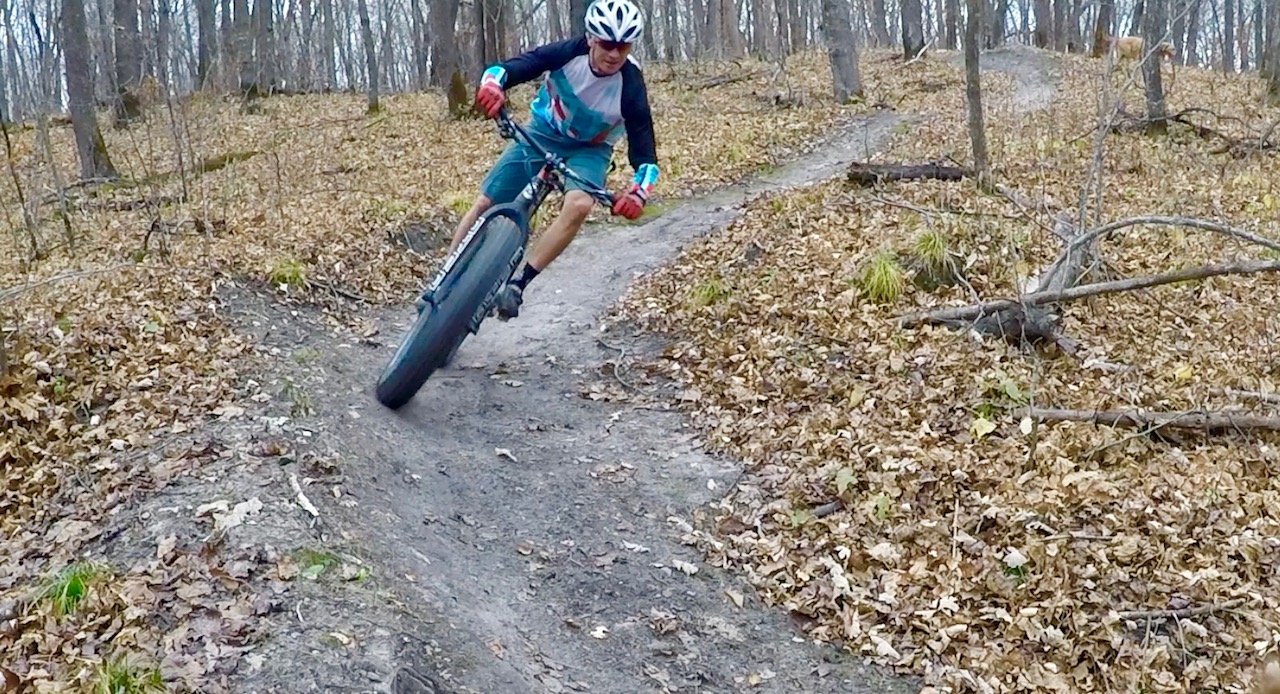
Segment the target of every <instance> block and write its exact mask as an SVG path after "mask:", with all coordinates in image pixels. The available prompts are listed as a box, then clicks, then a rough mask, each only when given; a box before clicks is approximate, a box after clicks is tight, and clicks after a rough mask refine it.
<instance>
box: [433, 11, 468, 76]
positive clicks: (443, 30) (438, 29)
mask: <svg viewBox="0 0 1280 694" xmlns="http://www.w3.org/2000/svg"><path fill="white" fill-rule="evenodd" d="M459 7H460V3H459V2H458V0H432V2H431V83H432V84H434V85H435V86H437V87H444V86H447V85H448V84H449V80H450V78H451V77H453V73H454V72H461V71H462V56H461V55H460V54H459V52H458V35H457V29H456V28H457V25H458V8H459Z"/></svg>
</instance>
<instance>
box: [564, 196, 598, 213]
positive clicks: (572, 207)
mask: <svg viewBox="0 0 1280 694" xmlns="http://www.w3.org/2000/svg"><path fill="white" fill-rule="evenodd" d="M593 205H595V200H593V199H592V198H591V196H590V195H587V194H586V193H584V192H582V191H580V190H571V191H568V192H567V193H565V196H564V208H563V209H564V211H565V213H566V214H568V215H570V216H571V217H573V218H574V219H578V220H582V219H586V218H587V215H589V214H591V207H592V206H593Z"/></svg>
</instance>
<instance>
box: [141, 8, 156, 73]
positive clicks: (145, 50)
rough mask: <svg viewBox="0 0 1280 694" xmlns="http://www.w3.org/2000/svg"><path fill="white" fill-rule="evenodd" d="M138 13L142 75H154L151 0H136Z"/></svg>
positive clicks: (152, 10)
mask: <svg viewBox="0 0 1280 694" xmlns="http://www.w3.org/2000/svg"><path fill="white" fill-rule="evenodd" d="M138 13H139V15H140V17H139V21H138V35H139V36H140V37H141V38H140V39H139V41H140V43H139V57H140V59H141V60H142V76H143V77H148V76H151V77H154V76H155V74H156V54H155V52H154V51H153V50H152V49H153V47H154V46H155V45H156V37H155V34H156V32H155V25H154V24H153V22H152V19H153V17H154V15H155V8H154V7H152V5H151V0H138Z"/></svg>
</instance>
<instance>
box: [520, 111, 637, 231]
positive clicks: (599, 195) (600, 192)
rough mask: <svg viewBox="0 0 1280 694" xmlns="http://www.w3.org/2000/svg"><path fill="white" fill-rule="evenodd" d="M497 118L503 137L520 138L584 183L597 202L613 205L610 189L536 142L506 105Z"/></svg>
mask: <svg viewBox="0 0 1280 694" xmlns="http://www.w3.org/2000/svg"><path fill="white" fill-rule="evenodd" d="M496 120H497V121H498V132H499V133H500V134H501V135H502V136H503V137H505V138H509V139H513V140H516V139H518V140H520V141H522V142H524V143H525V144H526V145H529V147H530V148H531V149H533V151H535V152H537V153H538V154H539V156H541V157H542V158H543V159H545V160H546V161H547V163H549V164H551V166H552V167H553V168H555V170H556V171H558V172H560V175H561V176H564V177H565V178H569V179H573V180H574V181H577V182H578V183H580V184H582V186H583V188H585V190H584V191H583V192H585V193H586V194H588V195H590V196H591V197H592V198H595V200H596V202H598V203H600V204H602V205H604V206H605V207H611V206H613V195H612V194H610V193H609V191H607V190H605V189H604V188H601V187H600V186H598V185H596V184H595V183H593V182H591V181H588V180H587V179H585V178H583V177H582V176H580V175H578V172H576V171H574V170H573V169H571V168H569V166H568V165H567V164H565V163H564V160H563V159H561V158H560V157H558V156H556V155H554V154H552V153H551V152H548V151H547V150H546V149H545V148H544V147H542V145H539V144H538V143H537V142H535V141H534V139H533V138H532V137H530V136H529V133H528V131H526V130H525V129H524V128H523V127H521V126H520V124H519V123H517V122H515V121H514V120H511V116H510V114H508V112H507V107H506V106H503V107H502V108H501V109H499V111H498V115H497V118H496Z"/></svg>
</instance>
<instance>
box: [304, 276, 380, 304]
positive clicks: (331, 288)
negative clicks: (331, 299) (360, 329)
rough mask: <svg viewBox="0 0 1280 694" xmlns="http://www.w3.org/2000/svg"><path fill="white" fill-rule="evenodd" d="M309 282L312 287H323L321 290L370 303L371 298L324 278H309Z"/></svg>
mask: <svg viewBox="0 0 1280 694" xmlns="http://www.w3.org/2000/svg"><path fill="white" fill-rule="evenodd" d="M307 284H308V285H310V287H311V288H312V289H321V290H324V291H327V292H330V293H332V294H334V295H336V296H341V297H344V298H347V299H350V300H352V301H360V302H364V303H366V304H367V303H369V300H368V299H367V298H365V297H364V296H361V295H360V294H357V293H355V292H353V291H350V290H348V289H343V288H342V287H339V286H337V285H335V284H331V283H329V282H325V281H323V280H307Z"/></svg>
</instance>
